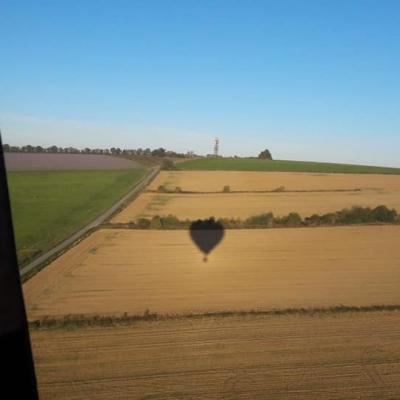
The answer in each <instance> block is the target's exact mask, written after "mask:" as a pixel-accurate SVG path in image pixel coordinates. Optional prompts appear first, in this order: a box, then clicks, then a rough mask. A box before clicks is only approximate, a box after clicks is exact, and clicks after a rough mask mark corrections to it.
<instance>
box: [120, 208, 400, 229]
mask: <svg viewBox="0 0 400 400" xmlns="http://www.w3.org/2000/svg"><path fill="white" fill-rule="evenodd" d="M213 220H214V219H213ZM193 222H195V221H191V220H189V219H179V218H177V217H176V216H174V215H167V216H158V215H156V216H154V217H152V218H138V219H137V220H136V221H132V222H130V223H129V224H127V225H128V227H129V228H133V229H145V228H152V229H188V228H190V227H191V225H192V224H193ZM215 222H216V223H217V224H218V226H220V227H221V228H224V229H251V228H282V227H292V228H295V227H302V226H304V227H308V226H309V227H313V226H335V225H352V224H399V223H400V218H399V215H398V214H397V212H396V210H394V209H389V208H387V207H386V206H378V207H375V208H370V207H352V208H346V209H343V210H340V211H336V212H332V213H327V214H322V215H318V214H314V215H312V216H311V217H306V218H302V217H301V216H300V215H299V214H298V213H296V212H291V213H290V214H288V215H284V216H275V215H274V214H273V213H271V212H269V213H265V214H260V215H255V216H252V217H249V218H246V219H244V220H242V219H240V218H219V219H217V220H216V221H215ZM121 225H125V224H121Z"/></svg>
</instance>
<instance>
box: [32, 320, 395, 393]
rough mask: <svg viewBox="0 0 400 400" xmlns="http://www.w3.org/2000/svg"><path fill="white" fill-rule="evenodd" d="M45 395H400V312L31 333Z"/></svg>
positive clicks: (153, 324)
mask: <svg viewBox="0 0 400 400" xmlns="http://www.w3.org/2000/svg"><path fill="white" fill-rule="evenodd" d="M31 338H32V342H33V353H34V358H35V361H36V373H37V377H38V382H39V391H40V395H41V399H43V400H46V399H49V400H53V399H58V400H65V399H69V400H78V399H79V400H81V399H96V400H109V399H121V400H122V399H131V400H145V399H146V400H188V399H189V400H190V399H210V400H219V399H221V400H222V399H225V400H226V399H229V400H237V399H248V400H253V399H265V400H270V399H285V400H298V399H302V400H303V399H304V400H364V399H376V400H386V399H387V400H389V399H392V400H394V399H399V398H400V324H399V313H398V312H391V313H388V312H385V313H357V314H344V315H343V314H342V315H332V316H313V317H310V316H301V317H298V316H282V317H255V316H252V317H230V318H219V319H210V318H208V319H204V320H181V321H163V322H147V323H139V324H135V325H131V326H125V327H114V328H88V329H74V330H72V331H66V330H54V331H53V330H50V331H49V330H44V331H33V332H31Z"/></svg>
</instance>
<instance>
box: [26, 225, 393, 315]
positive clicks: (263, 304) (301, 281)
mask: <svg viewBox="0 0 400 400" xmlns="http://www.w3.org/2000/svg"><path fill="white" fill-rule="evenodd" d="M399 237H400V227H399V226H369V227H368V226H364V227H335V228H293V229H269V230H230V231H229V230H228V231H226V235H225V238H224V239H223V241H222V242H221V244H220V245H219V246H218V247H217V248H216V249H215V250H214V252H213V253H211V255H210V257H209V261H208V262H206V263H205V262H203V260H202V259H203V257H202V254H201V253H200V251H199V250H198V249H197V248H196V246H195V245H194V244H193V242H192V241H191V239H190V237H189V234H188V232H186V231H137V230H116V229H114V230H101V231H97V232H95V233H94V234H92V235H91V236H90V237H89V238H87V239H85V240H84V241H82V242H81V243H79V244H78V245H77V246H75V247H74V248H72V249H71V250H70V251H68V252H67V253H66V254H64V255H62V256H61V257H60V258H58V259H57V260H55V261H54V262H53V263H52V264H50V265H49V266H48V267H46V268H45V269H44V270H42V271H41V272H40V273H38V274H37V275H36V276H34V277H33V278H32V279H30V280H29V281H28V282H27V283H26V284H25V285H24V293H25V298H26V304H27V309H28V316H29V318H30V319H33V318H42V317H44V316H62V315H65V314H81V313H83V314H121V313H124V312H128V313H139V314H142V313H143V312H144V311H145V310H147V309H148V310H150V311H151V312H158V313H184V312H205V311H222V310H251V309H269V308H287V307H319V306H332V305H339V304H345V305H356V306H362V305H371V304H400V291H399V287H400V270H399V259H400V247H399V239H398V238H399Z"/></svg>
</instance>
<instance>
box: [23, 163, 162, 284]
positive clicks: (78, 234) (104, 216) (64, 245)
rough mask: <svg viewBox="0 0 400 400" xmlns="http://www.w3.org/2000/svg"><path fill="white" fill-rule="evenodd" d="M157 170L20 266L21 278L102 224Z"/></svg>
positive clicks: (137, 191)
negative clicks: (78, 228) (85, 223)
mask: <svg viewBox="0 0 400 400" xmlns="http://www.w3.org/2000/svg"><path fill="white" fill-rule="evenodd" d="M159 171H160V167H154V168H153V169H151V170H150V172H149V173H148V174H147V175H146V176H145V177H144V178H143V179H142V180H141V181H140V182H139V183H138V184H137V185H136V186H135V187H134V188H133V189H132V190H131V191H130V192H129V193H128V194H126V195H125V196H124V197H122V198H121V199H120V200H118V201H117V202H116V203H115V204H114V205H113V206H112V207H111V208H109V209H108V210H106V211H105V212H104V213H102V214H101V215H99V216H98V217H96V219H94V220H93V221H91V222H90V223H89V224H87V225H86V226H84V227H83V228H82V229H80V230H79V231H77V232H75V233H74V234H73V235H72V236H70V237H68V238H67V239H65V240H64V241H62V242H61V243H60V244H58V245H57V246H55V247H53V248H52V249H51V250H49V251H47V252H46V253H44V254H42V255H41V256H39V257H38V258H36V259H35V260H33V261H32V262H31V263H29V264H28V265H26V266H25V267H24V268H21V270H20V276H21V277H22V278H23V277H24V276H26V275H27V274H28V273H30V272H31V271H32V270H34V269H35V268H37V267H38V266H40V265H41V264H43V263H45V262H46V261H48V260H49V259H50V258H52V257H54V256H55V255H56V254H58V253H59V252H61V251H63V250H64V249H65V248H67V247H68V246H70V245H71V244H73V243H74V242H75V241H77V240H78V239H79V238H81V237H82V236H84V235H85V234H86V233H88V232H89V231H90V230H92V229H94V228H96V227H97V226H99V225H100V224H102V223H103V222H104V221H105V220H106V219H108V218H109V217H111V215H113V214H114V213H115V212H116V211H117V210H118V209H119V208H120V207H121V206H122V205H123V204H125V203H127V202H128V201H130V200H132V199H133V198H134V197H136V196H137V195H138V194H139V193H140V192H141V191H142V190H143V189H144V188H145V187H146V186H147V185H148V184H149V183H150V182H151V181H152V180H153V179H154V178H155V177H156V176H157V174H158V173H159Z"/></svg>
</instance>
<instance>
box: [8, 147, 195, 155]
mask: <svg viewBox="0 0 400 400" xmlns="http://www.w3.org/2000/svg"><path fill="white" fill-rule="evenodd" d="M3 150H4V152H10V153H68V154H111V155H128V156H148V157H176V158H185V157H193V156H194V154H193V152H188V153H177V152H175V151H171V150H166V149H164V148H163V147H159V148H158V149H153V150H152V149H150V148H146V149H142V148H138V149H121V148H119V147H111V148H110V149H97V148H96V149H91V148H89V147H85V148H84V149H77V148H75V147H58V146H50V147H42V146H31V145H29V144H28V145H27V146H10V145H9V144H4V145H3Z"/></svg>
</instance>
